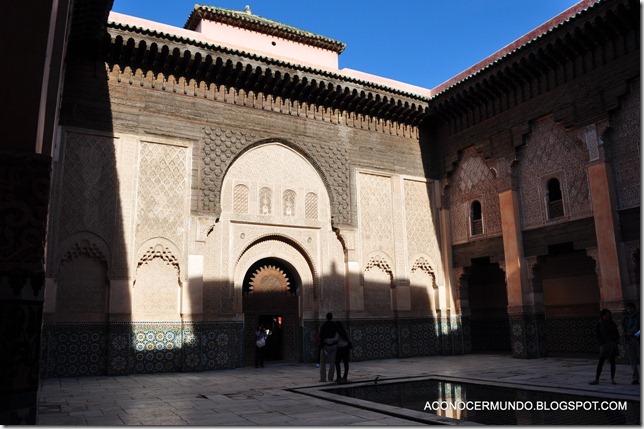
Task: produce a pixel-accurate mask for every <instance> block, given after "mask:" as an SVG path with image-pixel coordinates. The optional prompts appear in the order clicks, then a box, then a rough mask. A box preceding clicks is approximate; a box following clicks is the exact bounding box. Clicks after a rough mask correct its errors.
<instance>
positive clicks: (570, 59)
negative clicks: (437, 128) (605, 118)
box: [428, 0, 640, 132]
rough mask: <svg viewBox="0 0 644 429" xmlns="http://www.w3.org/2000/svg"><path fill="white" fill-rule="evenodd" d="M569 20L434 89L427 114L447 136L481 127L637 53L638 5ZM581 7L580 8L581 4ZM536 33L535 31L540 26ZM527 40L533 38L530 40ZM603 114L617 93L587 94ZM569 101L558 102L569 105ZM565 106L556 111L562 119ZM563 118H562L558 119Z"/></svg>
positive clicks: (617, 3) (611, 0)
mask: <svg viewBox="0 0 644 429" xmlns="http://www.w3.org/2000/svg"><path fill="white" fill-rule="evenodd" d="M587 3H589V5H588V6H587V7H586V8H584V9H583V10H580V11H578V12H577V13H576V14H574V15H573V16H570V17H567V19H565V20H563V21H561V22H558V23H557V24H556V25H555V26H554V27H552V28H547V29H546V30H544V31H542V32H541V33H539V34H537V35H534V33H529V35H531V37H530V38H527V39H524V38H522V39H519V41H517V42H521V43H516V42H515V44H514V45H513V46H512V49H511V50H507V51H506V52H501V51H500V53H501V55H498V53H497V55H496V56H494V55H493V56H491V57H490V58H488V59H487V61H486V60H484V61H482V62H481V63H479V64H478V65H477V66H476V67H473V68H471V69H469V70H468V71H466V72H464V73H462V74H460V75H458V76H456V77H455V78H453V79H450V81H448V82H447V83H446V84H443V85H441V86H439V87H438V88H436V89H435V90H434V91H435V94H434V95H433V96H432V98H431V100H430V103H429V104H430V106H429V109H428V111H429V112H430V113H429V114H430V115H433V116H437V117H440V118H442V119H444V120H445V121H446V122H448V123H450V124H451V128H452V132H457V131H458V130H459V129H464V128H466V127H468V126H471V125H473V124H475V123H478V122H482V121H484V120H486V119H489V118H491V117H493V116H495V115H498V114H500V113H502V112H504V111H507V110H509V109H511V108H513V107H515V106H517V105H519V104H521V103H523V102H526V101H528V100H530V99H534V98H537V97H539V96H541V95H544V94H546V93H548V92H550V91H552V90H554V89H556V88H558V87H560V86H563V85H567V84H568V85H569V84H570V83H571V82H572V81H573V80H575V79H577V78H578V77H580V76H582V75H584V74H587V73H592V72H593V71H594V70H595V69H598V68H600V67H602V66H604V65H606V64H607V63H608V62H611V61H616V60H619V59H620V58H623V57H625V56H626V55H627V54H629V53H631V52H633V51H636V50H637V51H639V44H640V40H639V38H640V5H639V2H638V1H636V0H597V1H594V2H592V1H589V2H587ZM582 5H583V4H582ZM540 28H541V27H540ZM532 36H533V37H532ZM593 90H594V91H595V92H596V94H594V95H593V94H592V93H591V94H588V96H590V97H593V96H594V97H596V100H594V101H595V102H596V103H597V105H598V106H601V108H602V110H603V111H607V110H608V109H610V108H612V107H615V106H616V103H617V98H618V97H619V96H621V95H622V94H623V91H621V90H618V89H613V90H611V89H606V90H605V91H604V92H603V93H601V94H600V93H599V90H598V89H597V88H594V89H593V88H591V89H587V91H589V92H592V91H593ZM571 101H572V100H562V102H566V103H570V102H571ZM570 109H571V108H570V106H569V105H568V106H565V105H561V106H558V109H555V114H557V110H559V111H560V114H561V115H565V111H566V110H570ZM561 119H564V118H561Z"/></svg>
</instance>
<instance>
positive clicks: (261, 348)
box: [255, 324, 269, 368]
mask: <svg viewBox="0 0 644 429" xmlns="http://www.w3.org/2000/svg"><path fill="white" fill-rule="evenodd" d="M268 335H269V331H268V330H267V329H264V325H261V324H260V325H259V326H258V327H257V330H256V331H255V368H259V367H261V368H264V357H265V355H266V341H267V340H268Z"/></svg>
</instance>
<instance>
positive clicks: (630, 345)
mask: <svg viewBox="0 0 644 429" xmlns="http://www.w3.org/2000/svg"><path fill="white" fill-rule="evenodd" d="M622 328H623V329H624V337H625V338H626V353H627V354H628V360H629V361H630V363H631V368H633V381H632V382H631V384H640V372H639V370H638V369H637V366H638V365H639V362H640V337H639V332H640V313H639V312H638V311H637V308H635V304H633V303H632V302H629V303H628V304H626V315H625V316H624V319H622Z"/></svg>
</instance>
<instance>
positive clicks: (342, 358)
mask: <svg viewBox="0 0 644 429" xmlns="http://www.w3.org/2000/svg"><path fill="white" fill-rule="evenodd" d="M335 324H336V325H337V327H338V334H339V335H340V338H339V339H338V351H337V353H336V355H335V372H337V373H338V375H337V378H336V381H337V382H338V383H346V382H347V375H348V374H349V351H350V350H351V348H350V347H349V345H350V344H351V342H350V341H349V334H347V331H346V329H344V325H342V322H340V321H337V322H335ZM340 362H344V375H342V371H341V369H340Z"/></svg>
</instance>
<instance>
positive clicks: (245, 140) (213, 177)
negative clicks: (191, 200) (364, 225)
mask: <svg viewBox="0 0 644 429" xmlns="http://www.w3.org/2000/svg"><path fill="white" fill-rule="evenodd" d="M269 137H270V136H269V135H264V134H261V133H256V132H246V131H240V130H230V129H224V128H211V127H206V128H204V138H203V140H202V143H201V151H200V153H199V155H198V156H197V158H199V159H200V160H201V162H202V164H201V165H200V166H199V170H200V173H199V181H198V182H199V183H198V191H197V195H196V198H195V201H196V205H195V206H194V207H193V209H194V210H198V211H202V212H210V213H213V214H215V215H217V214H219V212H220V210H221V207H220V202H221V201H222V200H221V198H222V197H224V195H222V194H221V193H220V190H221V189H222V187H221V185H222V182H223V179H224V175H226V174H227V171H228V169H229V168H230V167H231V165H232V164H233V162H234V161H235V159H236V157H238V156H239V155H240V153H242V152H243V151H244V150H245V149H246V148H248V146H250V145H252V144H255V143H256V142H259V141H264V140H268V139H269ZM297 145H298V146H299V147H300V148H301V149H302V150H303V151H305V152H306V153H307V154H308V156H310V157H311V159H313V160H315V162H316V163H317V164H318V165H319V167H320V168H321V169H322V170H323V171H325V172H326V173H325V174H326V177H325V180H327V181H328V184H329V187H330V191H331V192H332V193H333V195H332V196H330V197H331V200H332V204H333V207H332V210H333V215H334V217H335V220H336V222H338V223H342V224H348V223H350V221H351V218H350V211H349V204H350V197H349V168H348V152H347V149H346V148H344V147H342V146H340V145H338V144H331V143H329V144H321V143H320V142H313V141H309V140H307V139H303V140H302V141H298V142H297Z"/></svg>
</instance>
